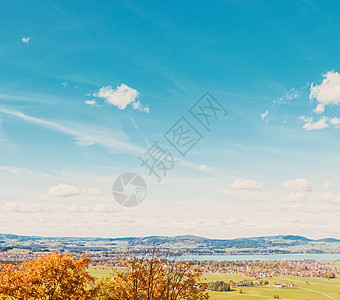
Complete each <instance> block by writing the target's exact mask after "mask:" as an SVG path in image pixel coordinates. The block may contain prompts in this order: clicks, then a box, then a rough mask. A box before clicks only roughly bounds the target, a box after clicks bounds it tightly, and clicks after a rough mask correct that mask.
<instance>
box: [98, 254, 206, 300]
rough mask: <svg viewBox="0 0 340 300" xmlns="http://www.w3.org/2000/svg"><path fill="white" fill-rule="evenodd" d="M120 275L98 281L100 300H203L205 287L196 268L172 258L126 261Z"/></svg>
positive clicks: (154, 257)
mask: <svg viewBox="0 0 340 300" xmlns="http://www.w3.org/2000/svg"><path fill="white" fill-rule="evenodd" d="M125 264H126V268H125V271H123V272H122V273H121V274H118V275H116V276H115V277H113V278H111V279H106V280H103V281H102V282H101V285H102V293H101V298H100V299H106V300H144V299H146V300H175V299H188V300H205V299H209V296H208V294H206V293H204V291H205V290H206V289H207V284H204V283H200V282H199V279H200V277H201V275H202V273H201V271H200V270H199V269H192V268H191V266H190V264H188V263H184V262H178V261H176V260H173V259H164V258H160V257H156V256H153V257H151V258H150V259H145V258H142V259H138V258H134V259H130V260H126V261H125Z"/></svg>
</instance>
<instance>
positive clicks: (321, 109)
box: [313, 103, 325, 114]
mask: <svg viewBox="0 0 340 300" xmlns="http://www.w3.org/2000/svg"><path fill="white" fill-rule="evenodd" d="M313 111H314V112H316V113H317V114H321V113H323V112H325V106H324V105H323V104H320V103H319V104H318V105H317V106H316V108H315V109H313Z"/></svg>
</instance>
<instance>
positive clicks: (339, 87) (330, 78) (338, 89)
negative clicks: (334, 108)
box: [309, 71, 340, 113]
mask: <svg viewBox="0 0 340 300" xmlns="http://www.w3.org/2000/svg"><path fill="white" fill-rule="evenodd" d="M323 77H324V79H323V81H322V82H321V84H319V85H314V84H312V85H311V87H310V94H309V98H310V99H311V100H312V99H316V100H317V101H318V103H319V104H318V106H317V108H316V109H315V111H316V112H318V113H321V112H323V111H324V108H323V107H324V106H326V105H329V104H339V103H340V74H339V73H338V72H334V71H331V72H328V73H326V74H323Z"/></svg>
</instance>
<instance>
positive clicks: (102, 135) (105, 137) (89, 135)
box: [0, 107, 144, 154]
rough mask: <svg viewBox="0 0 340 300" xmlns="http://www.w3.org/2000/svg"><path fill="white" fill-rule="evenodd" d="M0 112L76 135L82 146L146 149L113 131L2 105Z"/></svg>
mask: <svg viewBox="0 0 340 300" xmlns="http://www.w3.org/2000/svg"><path fill="white" fill-rule="evenodd" d="M0 112H2V113H4V114H7V115H11V116H15V117H17V118H20V119H22V120H25V121H26V122H29V123H31V124H36V125H39V126H42V127H45V128H49V129H51V130H55V131H58V132H62V133H64V134H67V135H70V136H72V137H74V139H75V140H76V141H77V143H78V145H80V146H90V145H94V144H98V145H101V146H103V147H105V148H107V149H109V150H111V151H113V152H117V151H122V152H129V153H138V154H139V153H143V152H144V149H142V148H139V147H137V146H135V145H132V144H130V143H128V142H125V141H121V140H118V139H117V138H115V137H114V136H113V135H114V133H113V132H108V131H105V130H95V129H92V128H88V127H86V128H83V127H81V126H79V125H73V128H70V127H66V126H63V125H60V124H58V123H55V122H52V121H47V120H44V119H40V118H35V117H31V116H28V115H26V114H24V113H22V112H20V111H13V110H8V109H7V108H4V107H0Z"/></svg>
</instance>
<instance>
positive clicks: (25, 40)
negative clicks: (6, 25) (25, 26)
mask: <svg viewBox="0 0 340 300" xmlns="http://www.w3.org/2000/svg"><path fill="white" fill-rule="evenodd" d="M30 40H31V38H30V37H23V38H22V39H21V41H22V42H23V43H24V44H28V43H29V42H30Z"/></svg>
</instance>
